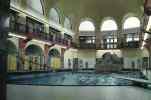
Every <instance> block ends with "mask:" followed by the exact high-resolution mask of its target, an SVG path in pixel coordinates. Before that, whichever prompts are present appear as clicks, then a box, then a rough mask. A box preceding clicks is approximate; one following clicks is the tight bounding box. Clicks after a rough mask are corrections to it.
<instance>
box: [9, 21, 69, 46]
mask: <svg viewBox="0 0 151 100" xmlns="http://www.w3.org/2000/svg"><path fill="white" fill-rule="evenodd" d="M29 30H35V29H31V28H30V27H28V26H27V25H25V24H21V23H11V24H10V31H11V32H13V33H15V34H18V35H23V36H26V35H27V33H30V31H29ZM30 34H32V35H33V38H34V39H38V40H42V41H47V42H51V43H55V44H59V45H64V46H70V45H71V43H70V42H71V41H70V40H68V39H65V38H62V37H61V36H55V34H49V33H45V32H42V31H39V32H38V31H37V32H31V33H30Z"/></svg>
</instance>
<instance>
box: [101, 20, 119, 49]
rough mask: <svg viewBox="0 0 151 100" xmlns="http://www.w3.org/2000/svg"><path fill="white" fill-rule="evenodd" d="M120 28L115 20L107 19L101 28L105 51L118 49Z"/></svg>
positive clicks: (102, 45)
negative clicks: (118, 31)
mask: <svg viewBox="0 0 151 100" xmlns="http://www.w3.org/2000/svg"><path fill="white" fill-rule="evenodd" d="M117 30H118V26H117V23H116V21H115V20H114V19H113V18H106V19H105V20H104V21H103V23H102V24H101V26H100V31H101V34H102V38H103V39H102V40H101V47H102V48H105V49H113V48H117V46H118V45H117V44H118V38H117V35H118V34H117Z"/></svg>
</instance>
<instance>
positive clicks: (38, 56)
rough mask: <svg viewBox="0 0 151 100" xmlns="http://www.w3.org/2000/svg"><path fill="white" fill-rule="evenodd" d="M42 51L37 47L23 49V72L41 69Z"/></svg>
mask: <svg viewBox="0 0 151 100" xmlns="http://www.w3.org/2000/svg"><path fill="white" fill-rule="evenodd" d="M43 60H44V56H43V50H42V48H40V47H39V46H37V45H33V44H32V45H29V46H28V47H27V48H26V49H25V65H24V70H29V71H39V70H42V69H43V68H42V67H43V62H44V61H43Z"/></svg>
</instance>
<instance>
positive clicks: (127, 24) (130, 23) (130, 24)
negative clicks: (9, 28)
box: [122, 16, 141, 42]
mask: <svg viewBox="0 0 151 100" xmlns="http://www.w3.org/2000/svg"><path fill="white" fill-rule="evenodd" d="M140 26H141V22H140V20H139V18H137V17H133V16H132V17H128V18H127V19H126V20H125V21H124V23H123V27H122V28H123V30H125V31H124V32H126V42H132V41H139V36H140V35H139V34H140V33H139V32H140V31H139V30H140Z"/></svg>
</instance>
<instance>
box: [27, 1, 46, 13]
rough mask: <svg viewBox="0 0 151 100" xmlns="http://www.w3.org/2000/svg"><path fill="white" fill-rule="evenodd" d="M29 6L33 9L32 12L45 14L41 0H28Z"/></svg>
mask: <svg viewBox="0 0 151 100" xmlns="http://www.w3.org/2000/svg"><path fill="white" fill-rule="evenodd" d="M27 7H28V9H30V10H31V11H32V13H33V12H34V13H39V14H42V15H43V7H42V4H41V0H27Z"/></svg>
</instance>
